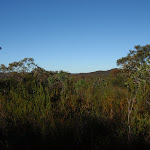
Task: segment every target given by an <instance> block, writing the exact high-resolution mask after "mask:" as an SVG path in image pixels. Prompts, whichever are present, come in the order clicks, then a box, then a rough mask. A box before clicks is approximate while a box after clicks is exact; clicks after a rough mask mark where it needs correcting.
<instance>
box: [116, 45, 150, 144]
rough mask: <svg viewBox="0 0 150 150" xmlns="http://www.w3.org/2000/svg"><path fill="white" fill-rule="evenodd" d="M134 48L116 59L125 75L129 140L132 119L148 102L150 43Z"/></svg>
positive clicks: (149, 90) (149, 97)
mask: <svg viewBox="0 0 150 150" xmlns="http://www.w3.org/2000/svg"><path fill="white" fill-rule="evenodd" d="M134 48H135V50H129V54H128V55H127V56H126V57H122V58H120V59H118V60H117V65H118V66H122V68H123V71H124V74H125V75H126V82H125V84H126V86H127V89H128V96H127V104H128V106H127V112H128V140H129V141H131V127H132V124H133V122H134V120H135V119H136V117H137V116H138V114H141V113H143V112H144V111H146V106H147V104H150V102H149V101H150V45H146V46H140V45H137V46H135V47H134ZM149 107H150V106H149Z"/></svg>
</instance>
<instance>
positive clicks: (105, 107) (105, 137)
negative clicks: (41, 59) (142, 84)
mask: <svg viewBox="0 0 150 150" xmlns="http://www.w3.org/2000/svg"><path fill="white" fill-rule="evenodd" d="M43 76H44V77H43ZM124 80H125V78H124V75H123V74H122V73H121V71H119V72H117V71H116V72H115V71H113V72H112V73H111V74H110V75H109V76H106V77H104V76H99V75H98V76H87V77H84V76H83V77H82V76H80V77H78V76H77V77H72V76H69V75H68V74H67V73H65V72H60V73H54V74H52V73H51V74H50V73H46V72H34V73H15V75H13V76H12V75H11V76H9V77H7V78H4V79H1V80H0V84H1V86H0V102H1V103H0V104H1V105H0V113H1V116H0V121H1V122H0V130H1V143H0V146H1V147H2V148H3V149H33V148H37V149H38V148H41V149H43V148H51V147H54V148H56V149H59V148H68V149H85V148H86V149H99V148H101V147H104V148H105V146H106V145H109V144H117V143H120V144H127V143H128V119H127V117H128V112H127V110H128V109H127V107H128V106H127V93H128V90H127V88H126V87H125V85H124ZM148 88H149V85H147V89H148ZM141 96H143V97H141ZM146 96H148V93H146V91H145V93H144V95H143V93H139V97H140V98H142V99H144V98H146ZM139 107H141V108H140V109H139V111H138V112H137V115H136V118H133V122H132V127H131V133H132V140H131V142H133V143H136V142H137V143H149V136H150V135H149V129H150V127H149V125H150V121H149V108H150V107H149V106H147V105H145V104H139Z"/></svg>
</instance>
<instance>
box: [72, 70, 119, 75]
mask: <svg viewBox="0 0 150 150" xmlns="http://www.w3.org/2000/svg"><path fill="white" fill-rule="evenodd" d="M114 70H119V68H113V69H110V70H106V71H103V70H99V71H94V72H88V73H70V74H71V75H109V74H110V73H111V72H112V71H114Z"/></svg>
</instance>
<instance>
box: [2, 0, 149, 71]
mask: <svg viewBox="0 0 150 150" xmlns="http://www.w3.org/2000/svg"><path fill="white" fill-rule="evenodd" d="M138 44H140V45H142V46H144V45H146V44H150V0H0V46H1V47H2V48H3V49H2V51H1V52H0V64H5V65H8V64H9V63H11V62H14V61H19V60H21V59H23V58H25V57H32V58H34V60H35V63H37V64H38V65H39V66H41V67H43V68H44V69H46V70H52V71H56V70H58V71H60V70H64V71H68V72H71V73H79V72H91V71H97V70H108V69H112V68H115V67H117V66H116V60H117V59H119V58H121V57H123V56H126V55H127V53H128V51H129V49H133V48H134V46H135V45H138Z"/></svg>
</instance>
